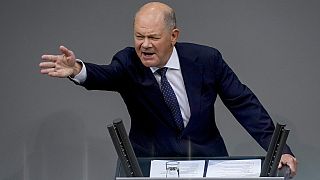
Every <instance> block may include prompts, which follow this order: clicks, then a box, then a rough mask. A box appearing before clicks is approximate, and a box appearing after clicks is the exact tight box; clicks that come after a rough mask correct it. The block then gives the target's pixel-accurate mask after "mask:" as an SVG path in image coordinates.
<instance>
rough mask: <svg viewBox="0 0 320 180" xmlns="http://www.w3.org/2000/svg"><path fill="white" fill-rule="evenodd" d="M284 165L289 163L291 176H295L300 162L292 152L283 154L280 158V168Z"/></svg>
mask: <svg viewBox="0 0 320 180" xmlns="http://www.w3.org/2000/svg"><path fill="white" fill-rule="evenodd" d="M283 165H287V166H289V168H290V171H291V172H290V177H294V176H295V175H296V174H297V166H298V162H297V159H296V158H295V157H293V156H292V155H290V154H283V155H282V156H281V159H280V163H279V166H278V168H281V167H282V166H283Z"/></svg>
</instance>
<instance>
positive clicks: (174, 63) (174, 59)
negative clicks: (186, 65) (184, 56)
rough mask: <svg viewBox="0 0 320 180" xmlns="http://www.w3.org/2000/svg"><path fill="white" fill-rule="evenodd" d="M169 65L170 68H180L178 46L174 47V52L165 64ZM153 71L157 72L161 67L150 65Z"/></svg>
mask: <svg viewBox="0 0 320 180" xmlns="http://www.w3.org/2000/svg"><path fill="white" fill-rule="evenodd" d="M164 67H167V68H168V69H176V70H179V69H180V62H179V57H178V53H177V50H176V47H173V51H172V54H171V56H170V58H169V60H168V62H167V64H166V65H165V66H164ZM150 69H151V71H152V73H154V72H156V71H157V70H158V69H159V68H158V67H150Z"/></svg>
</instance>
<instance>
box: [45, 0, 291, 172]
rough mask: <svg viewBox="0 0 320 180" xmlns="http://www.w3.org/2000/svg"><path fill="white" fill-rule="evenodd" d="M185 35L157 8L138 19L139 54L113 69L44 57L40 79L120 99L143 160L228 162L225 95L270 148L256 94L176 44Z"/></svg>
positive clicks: (195, 49) (219, 65)
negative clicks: (218, 119) (220, 110)
mask: <svg viewBox="0 0 320 180" xmlns="http://www.w3.org/2000/svg"><path fill="white" fill-rule="evenodd" d="M178 36H179V30H178V29H177V27H176V22H175V14H174V11H173V9H172V8H170V7H169V6H167V5H165V4H163V3H158V2H152V3H148V4H146V5H144V6H142V7H141V8H140V10H139V11H138V12H137V13H136V16H135V19H134V42H135V48H131V47H128V48H125V49H123V50H121V51H119V52H118V53H117V54H116V55H115V56H114V57H113V59H112V62H111V64H110V65H95V64H91V63H83V62H82V61H80V60H76V57H75V55H74V53H73V52H72V51H70V50H69V49H67V48H65V47H63V46H61V47H60V51H61V53H62V55H43V56H42V60H43V62H41V63H40V65H39V66H40V68H41V73H43V74H47V75H49V76H52V77H69V78H70V79H71V80H72V81H74V82H76V84H79V85H81V86H84V87H85V88H87V89H89V90H92V89H95V90H108V91H117V92H119V93H120V95H121V96H122V98H123V99H124V102H125V103H126V105H127V108H128V112H129V114H130V116H131V130H130V134H129V137H130V140H131V143H132V145H133V147H134V150H135V153H136V155H137V156H201V157H205V156H227V155H228V153H227V150H226V147H225V144H224V142H223V139H222V137H221V136H220V133H219V130H218V129H217V127H216V124H215V118H214V102H215V100H216V97H217V95H219V96H220V98H221V99H222V101H223V102H224V104H225V105H226V107H227V108H228V109H229V110H230V111H231V112H232V114H233V115H234V116H235V118H236V119H237V120H238V121H239V122H240V124H241V125H242V126H243V127H244V128H245V129H246V130H247V131H248V132H249V133H250V134H251V136H253V138H255V140H256V141H257V142H258V143H259V144H260V145H261V146H262V147H263V148H264V149H265V150H267V148H268V145H269V142H270V139H271V136H272V133H273V130H274V125H273V123H272V120H271V118H270V117H269V115H268V114H267V112H266V110H265V109H264V108H263V107H262V105H261V103H260V102H259V101H258V99H257V98H256V96H255V95H254V94H253V93H252V92H251V91H250V90H249V89H248V88H247V87H246V86H245V85H243V84H242V83H241V82H240V81H239V79H238V78H237V76H236V75H235V74H234V72H233V71H232V70H231V69H230V68H229V67H228V65H227V64H226V63H225V62H224V60H223V59H222V56H221V54H220V53H219V52H218V51H217V50H216V49H214V48H211V47H206V46H201V45H196V44H190V43H177V39H178ZM284 164H286V165H288V166H289V167H290V169H291V172H292V176H294V175H295V173H296V166H297V161H296V159H295V158H294V157H293V155H292V152H291V151H290V148H289V147H288V146H285V149H284V152H283V155H282V157H281V162H280V164H279V168H280V167H281V166H282V165H284Z"/></svg>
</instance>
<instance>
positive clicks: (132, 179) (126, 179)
mask: <svg viewBox="0 0 320 180" xmlns="http://www.w3.org/2000/svg"><path fill="white" fill-rule="evenodd" d="M116 180H284V177H258V178H208V177H203V178H149V177H117V178H116Z"/></svg>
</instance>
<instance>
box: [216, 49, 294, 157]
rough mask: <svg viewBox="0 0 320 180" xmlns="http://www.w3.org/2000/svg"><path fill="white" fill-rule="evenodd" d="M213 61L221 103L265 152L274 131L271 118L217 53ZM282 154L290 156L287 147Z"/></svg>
mask: <svg viewBox="0 0 320 180" xmlns="http://www.w3.org/2000/svg"><path fill="white" fill-rule="evenodd" d="M215 59H216V63H215V70H216V73H217V74H216V76H217V77H218V86H217V89H218V90H217V91H218V94H219V96H220V98H221V100H222V102H223V103H224V104H225V106H226V107H227V108H228V109H229V110H230V112H231V113H232V114H233V116H234V117H235V118H236V119H237V121H238V122H239V123H240V124H241V125H242V126H243V127H244V128H245V129H246V130H247V132H248V133H249V134H250V135H251V136H252V137H253V138H254V139H255V140H256V141H257V142H258V143H259V144H260V146H261V147H262V148H263V149H265V150H266V151H267V150H268V147H269V143H270V142H271V138H272V134H273V131H274V129H275V127H274V124H273V122H272V119H271V117H270V116H269V114H268V113H267V111H266V110H265V108H264V107H263V106H262V104H261V103H260V101H259V100H258V98H257V97H256V95H255V94H254V93H253V92H252V91H251V90H250V89H249V88H248V87H247V86H246V85H244V84H242V83H241V82H240V80H239V79H238V77H237V76H236V74H235V73H234V72H233V71H232V69H231V68H230V67H229V66H228V65H227V64H226V63H225V61H224V60H223V58H222V56H221V54H220V53H219V52H218V53H217V54H216V57H215ZM283 153H289V154H292V152H291V150H290V148H289V146H287V145H286V146H285V147H284V151H283Z"/></svg>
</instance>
